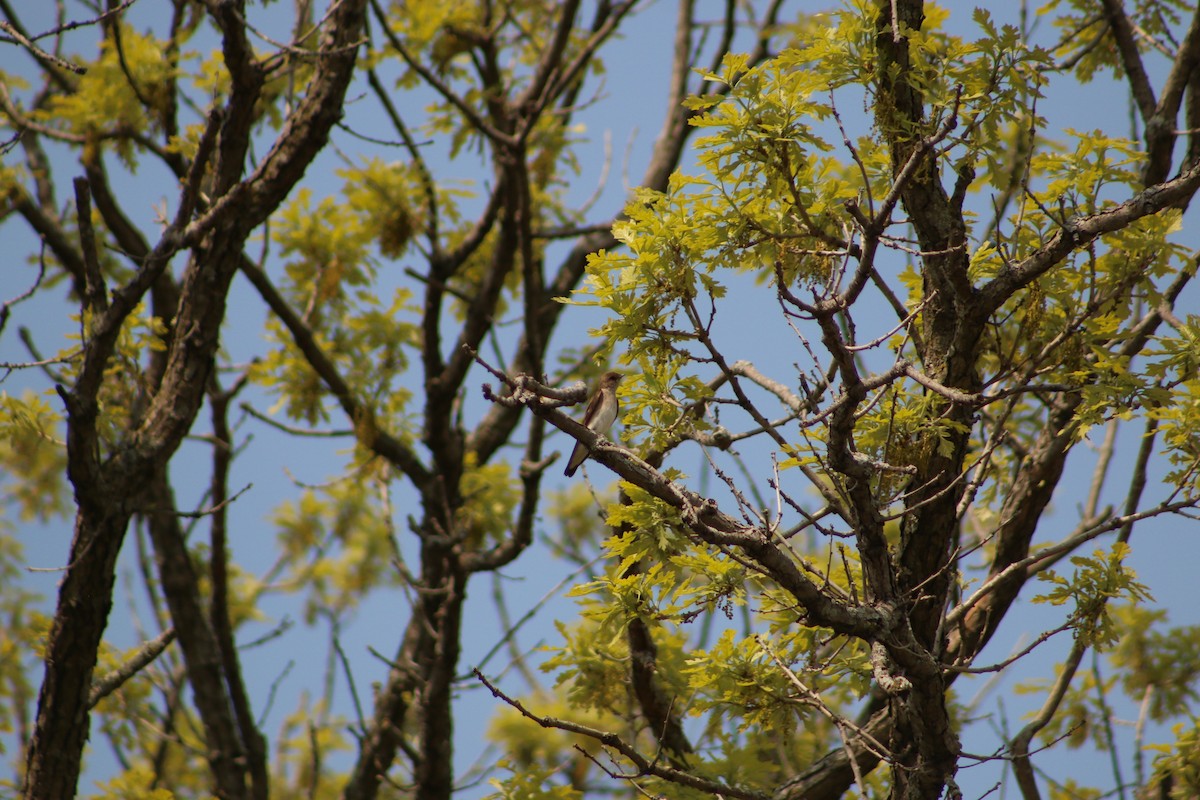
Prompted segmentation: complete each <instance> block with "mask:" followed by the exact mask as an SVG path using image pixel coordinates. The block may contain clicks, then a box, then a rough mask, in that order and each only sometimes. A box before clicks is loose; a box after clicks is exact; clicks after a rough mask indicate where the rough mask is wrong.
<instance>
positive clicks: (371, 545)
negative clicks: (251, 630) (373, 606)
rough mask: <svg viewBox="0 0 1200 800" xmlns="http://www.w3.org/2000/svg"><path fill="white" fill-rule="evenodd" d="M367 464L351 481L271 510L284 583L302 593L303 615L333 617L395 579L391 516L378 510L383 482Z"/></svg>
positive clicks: (314, 490) (312, 491)
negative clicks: (273, 510)
mask: <svg viewBox="0 0 1200 800" xmlns="http://www.w3.org/2000/svg"><path fill="white" fill-rule="evenodd" d="M378 469H379V468H378V467H377V466H374V467H372V465H368V466H367V467H366V468H364V469H363V470H362V472H361V474H360V475H359V476H358V479H357V480H337V481H334V482H333V483H330V484H328V485H325V486H322V487H319V488H313V487H310V488H308V489H305V490H304V491H303V493H302V494H301V495H300V498H299V499H298V500H297V501H295V502H287V503H283V504H282V505H280V506H279V507H278V508H277V509H276V510H275V513H274V524H275V525H276V527H277V528H278V529H279V533H278V542H279V548H280V553H281V556H282V562H281V566H282V567H283V568H284V569H285V570H286V571H285V576H286V577H285V579H284V584H283V585H284V587H286V589H287V591H289V592H297V593H299V594H301V595H302V596H303V597H304V619H305V621H306V622H307V623H308V624H313V623H314V622H315V621H316V620H317V619H318V618H319V617H326V616H327V617H329V618H330V619H335V620H336V619H339V618H341V617H342V616H343V615H345V614H347V613H348V612H350V611H352V610H353V609H354V608H356V607H357V606H358V604H359V603H360V602H362V600H363V599H364V598H365V597H366V596H367V595H368V594H369V593H370V591H371V590H372V589H374V588H376V587H380V586H392V585H395V584H396V581H397V580H399V578H398V576H397V574H396V570H395V569H394V568H393V567H392V562H393V560H394V558H395V557H396V552H395V549H394V547H395V545H394V543H393V541H392V529H391V520H389V519H387V518H386V517H385V516H384V514H383V510H382V509H381V508H380V506H379V503H378V500H379V494H377V493H376V492H378V491H383V490H384V485H383V483H382V482H381V481H380V479H381V476H380V475H378V474H374V473H375V472H377V470H378Z"/></svg>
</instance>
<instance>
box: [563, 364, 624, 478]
mask: <svg viewBox="0 0 1200 800" xmlns="http://www.w3.org/2000/svg"><path fill="white" fill-rule="evenodd" d="M624 377H625V376H624V375H622V374H621V373H619V372H606V373H604V374H603V375H602V376H600V383H599V384H598V385H597V386H596V391H595V393H593V394H592V399H591V400H590V401H589V402H588V407H587V411H585V412H583V420H582V422H583V424H584V425H585V426H587V428H588V430H590V431H592V432H593V433H602V434H606V433H608V429H609V428H611V427H612V424H613V423H614V422H616V420H617V412H618V411H620V405H619V404H618V403H617V385H618V384H619V383H620V382H621V379H622V378H624ZM591 452H592V451H591V450H590V449H588V447H587V445H585V444H584V443H583V442H576V443H575V449H574V450H572V451H571V458H570V459H569V460H568V461H567V468H566V469H565V470H563V475H566V476H567V477H568V478H569V477H571V476H572V475H574V474H575V470H577V469H579V465H580V464H582V463H583V462H584V461H585V460H587V457H588V456H589V455H591Z"/></svg>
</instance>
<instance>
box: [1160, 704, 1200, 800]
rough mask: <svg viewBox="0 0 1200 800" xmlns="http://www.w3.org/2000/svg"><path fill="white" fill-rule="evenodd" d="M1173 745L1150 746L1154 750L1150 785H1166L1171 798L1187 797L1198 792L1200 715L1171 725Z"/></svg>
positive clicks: (1181, 798) (1182, 798)
mask: <svg viewBox="0 0 1200 800" xmlns="http://www.w3.org/2000/svg"><path fill="white" fill-rule="evenodd" d="M1172 735H1173V736H1174V737H1175V742H1174V744H1173V745H1169V746H1164V745H1157V746H1154V745H1152V746H1151V748H1150V749H1151V750H1154V751H1157V752H1158V756H1157V757H1156V758H1155V759H1154V776H1153V777H1152V778H1151V780H1150V784H1151V785H1152V786H1162V785H1166V786H1169V787H1170V788H1169V792H1168V794H1167V796H1168V797H1170V798H1171V800H1188V798H1192V797H1198V796H1200V718H1197V717H1195V716H1193V717H1192V719H1191V720H1190V721H1189V722H1186V723H1185V722H1180V723H1178V724H1177V725H1175V726H1174V728H1173V730H1172Z"/></svg>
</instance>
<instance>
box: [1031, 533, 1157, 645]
mask: <svg viewBox="0 0 1200 800" xmlns="http://www.w3.org/2000/svg"><path fill="white" fill-rule="evenodd" d="M1128 555H1129V545H1127V544H1125V543H1124V542H1114V543H1113V546H1112V548H1111V549H1109V550H1107V551H1106V550H1096V551H1095V552H1094V553H1093V554H1092V555H1091V556H1090V557H1089V556H1072V557H1071V563H1072V564H1073V565H1074V566H1075V573H1074V574H1073V575H1072V576H1071V577H1070V578H1067V577H1064V576H1062V575H1059V574H1058V573H1057V572H1056V571H1054V570H1046V571H1045V572H1042V573H1039V574H1038V578H1039V579H1040V580H1042V581H1044V582H1046V583H1049V584H1051V585H1052V586H1053V588H1052V589H1051V590H1050V591H1049V592H1047V593H1045V594H1039V595H1036V596H1035V597H1033V598H1032V599H1033V602H1035V603H1049V604H1051V605H1055V606H1061V605H1065V604H1067V603H1071V604H1072V605H1074V607H1075V610H1074V612H1073V613H1072V615H1071V616H1072V619H1073V620H1074V622H1075V623H1076V627H1075V635H1076V636H1078V637H1079V638H1081V639H1083V640H1084V641H1085V642H1087V643H1088V644H1089V645H1091V646H1093V647H1095V648H1097V649H1107V648H1109V647H1111V646H1113V645H1114V644H1116V642H1117V641H1118V638H1119V636H1120V633H1121V629H1120V627H1119V626H1118V625H1117V624H1116V620H1114V619H1113V615H1112V609H1111V608H1110V606H1109V603H1110V602H1111V601H1112V600H1114V599H1116V598H1127V599H1129V600H1132V601H1135V602H1139V601H1145V600H1150V599H1151V597H1150V593H1149V591H1147V589H1146V587H1145V586H1144V585H1143V584H1141V583H1139V582H1138V581H1137V579H1136V575H1135V573H1134V572H1133V570H1131V569H1129V568H1128V567H1126V566H1125V564H1124V561H1125V558H1126V557H1127V556H1128Z"/></svg>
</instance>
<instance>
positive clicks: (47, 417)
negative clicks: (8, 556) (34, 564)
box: [0, 391, 69, 522]
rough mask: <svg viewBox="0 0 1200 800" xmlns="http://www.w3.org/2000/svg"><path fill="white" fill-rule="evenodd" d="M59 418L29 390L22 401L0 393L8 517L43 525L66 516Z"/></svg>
mask: <svg viewBox="0 0 1200 800" xmlns="http://www.w3.org/2000/svg"><path fill="white" fill-rule="evenodd" d="M61 423H62V415H61V414H60V413H59V412H57V411H55V410H54V409H52V408H51V407H50V405H49V404H47V403H46V402H45V400H43V399H42V398H41V397H39V396H38V395H36V394H34V393H33V392H31V391H26V392H24V393H23V395H22V397H21V399H19V400H18V399H17V398H15V397H11V396H10V395H9V394H8V393H7V392H0V465H3V476H4V480H3V486H4V494H5V498H4V501H3V506H2V507H3V509H4V511H5V513H6V514H7V513H8V511H9V508H10V507H13V506H15V507H16V512H17V518H18V519H20V520H22V521H28V520H32V519H37V520H39V521H41V522H46V521H48V520H50V519H52V518H54V517H59V516H61V515H64V514H66V513H67V511H68V508H69V505H68V497H67V485H66V482H65V481H64V480H63V477H64V475H65V474H66V463H67V454H66V447H65V446H64V445H63V444H62V442H61V440H60V439H59V437H61V436H62V433H61V430H60V425H61Z"/></svg>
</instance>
